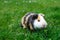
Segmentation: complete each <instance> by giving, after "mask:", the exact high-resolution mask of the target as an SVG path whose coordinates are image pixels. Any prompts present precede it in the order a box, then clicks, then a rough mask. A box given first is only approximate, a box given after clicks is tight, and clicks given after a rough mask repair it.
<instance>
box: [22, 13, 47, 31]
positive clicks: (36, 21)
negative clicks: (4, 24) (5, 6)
mask: <svg viewBox="0 0 60 40" xmlns="http://www.w3.org/2000/svg"><path fill="white" fill-rule="evenodd" d="M21 24H22V26H23V28H29V29H30V30H34V29H37V28H38V29H40V28H46V26H47V22H46V21H45V19H44V14H42V13H40V14H37V13H30V12H29V13H26V14H25V15H24V16H23V17H22V20H21Z"/></svg>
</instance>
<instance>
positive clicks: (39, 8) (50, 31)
mask: <svg viewBox="0 0 60 40" xmlns="http://www.w3.org/2000/svg"><path fill="white" fill-rule="evenodd" d="M26 12H36V13H40V12H42V13H44V14H45V19H46V21H47V23H48V26H47V28H46V29H44V30H43V29H40V31H36V32H30V31H29V30H26V29H22V28H21V27H20V26H19V24H20V21H21V17H22V16H23V15H24V14H25V13H26ZM0 40H60V0H33V1H32V2H31V0H0Z"/></svg>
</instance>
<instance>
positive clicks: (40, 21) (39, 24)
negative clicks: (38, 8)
mask: <svg viewBox="0 0 60 40" xmlns="http://www.w3.org/2000/svg"><path fill="white" fill-rule="evenodd" d="M44 16H45V15H44V14H38V16H37V19H35V20H34V23H33V25H34V28H46V26H47V22H46V20H45V19H44Z"/></svg>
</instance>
